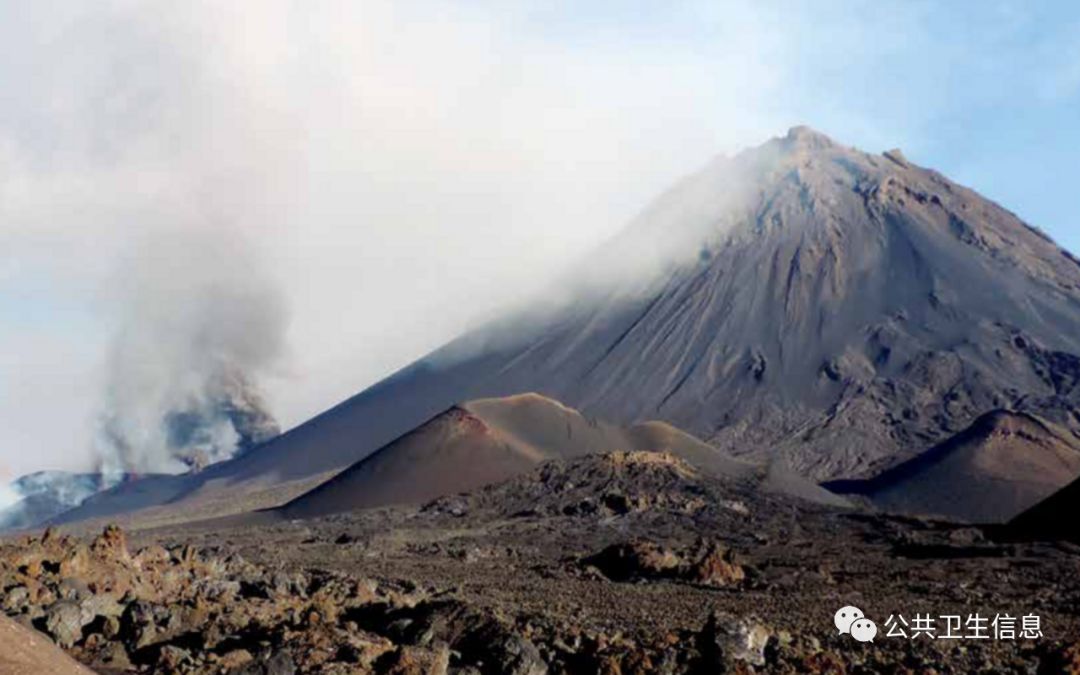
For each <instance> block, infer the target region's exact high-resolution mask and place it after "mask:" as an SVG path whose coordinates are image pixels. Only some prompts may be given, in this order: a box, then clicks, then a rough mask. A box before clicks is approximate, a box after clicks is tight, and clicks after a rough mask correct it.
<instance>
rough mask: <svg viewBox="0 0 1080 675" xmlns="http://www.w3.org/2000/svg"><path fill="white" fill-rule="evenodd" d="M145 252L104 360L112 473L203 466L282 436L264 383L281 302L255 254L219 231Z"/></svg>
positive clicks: (106, 453)
mask: <svg viewBox="0 0 1080 675" xmlns="http://www.w3.org/2000/svg"><path fill="white" fill-rule="evenodd" d="M211 234H212V236H211ZM149 244H150V245H149V246H145V247H143V249H142V251H143V252H142V253H140V254H139V255H137V256H136V257H135V259H134V261H133V264H132V265H131V266H130V269H129V271H128V273H126V274H125V275H124V280H125V283H126V284H127V288H128V289H129V290H128V291H126V292H125V293H124V298H123V299H124V302H123V305H122V306H123V307H125V311H124V314H123V315H122V316H121V317H120V322H119V329H118V330H117V332H116V335H115V338H114V342H113V345H112V349H111V352H110V354H109V360H108V364H107V383H106V387H107V388H106V394H105V407H104V410H103V412H102V434H101V439H100V440H101V447H100V449H99V454H100V460H101V467H102V471H103V473H106V474H123V473H157V472H170V473H175V472H181V471H186V470H191V469H196V470H197V469H199V468H202V467H203V466H206V465H208V464H213V463H215V462H219V461H222V460H224V459H228V458H229V457H232V456H234V455H236V454H237V453H241V452H244V451H246V450H248V449H250V448H251V447H253V446H255V445H258V444H259V443H262V442H264V441H266V440H268V439H270V438H272V437H274V436H276V435H277V434H278V433H279V428H278V425H277V422H276V421H275V420H274V417H273V415H272V414H271V413H270V412H269V410H268V409H267V405H266V403H265V401H264V399H263V397H262V395H261V394H260V392H259V389H258V386H257V383H258V381H259V379H260V378H261V377H263V376H265V375H266V374H267V373H269V372H270V371H271V370H272V369H273V368H274V367H275V366H276V365H277V364H278V363H279V361H280V359H281V356H282V352H283V344H284V332H285V327H286V320H285V311H284V303H283V301H282V299H281V296H280V294H279V292H278V290H277V288H276V287H275V286H274V285H273V284H272V283H270V282H269V280H268V279H267V277H266V276H265V275H264V274H263V273H262V271H261V270H260V269H259V267H258V265H257V264H256V260H255V256H254V255H253V254H252V253H251V251H250V250H248V248H247V247H245V246H243V245H242V244H241V242H239V241H238V240H236V239H231V238H228V237H222V236H220V235H219V234H218V233H208V232H196V233H194V234H193V233H191V232H183V233H177V234H174V235H172V236H169V237H155V238H153V239H152V240H150V241H149Z"/></svg>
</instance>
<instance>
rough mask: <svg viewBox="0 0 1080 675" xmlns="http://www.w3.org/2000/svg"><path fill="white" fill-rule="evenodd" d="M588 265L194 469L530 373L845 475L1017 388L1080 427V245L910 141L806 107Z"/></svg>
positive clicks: (944, 434) (605, 406)
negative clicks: (889, 147)
mask: <svg viewBox="0 0 1080 675" xmlns="http://www.w3.org/2000/svg"><path fill="white" fill-rule="evenodd" d="M582 267H583V268H587V269H588V270H590V271H593V270H597V269H600V270H604V271H605V272H611V273H612V274H613V275H614V276H615V277H616V278H617V279H618V280H619V282H618V283H616V284H613V285H610V284H609V285H607V286H604V285H592V286H590V287H589V292H587V293H586V292H583V293H580V294H579V295H577V296H576V299H575V301H574V302H573V303H572V304H570V305H569V306H567V307H563V308H562V309H561V310H559V311H553V312H548V313H546V314H543V315H542V316H532V315H518V316H513V317H508V318H506V319H504V320H502V321H499V322H496V324H495V325H493V326H489V327H488V328H487V329H485V330H483V331H480V332H479V333H477V334H474V335H470V336H466V337H465V338H463V339H461V340H459V341H457V342H456V343H453V344H451V345H449V346H447V347H446V348H444V349H443V350H440V351H439V352H436V353H435V354H433V355H431V356H430V357H428V358H426V359H423V360H422V361H420V362H418V363H416V364H413V365H412V366H409V367H408V368H406V369H404V370H402V371H401V372H399V373H397V374H396V375H394V376H392V377H390V378H388V379H387V380H385V381H384V382H382V383H379V384H377V385H375V386H374V387H372V388H370V389H368V390H366V391H364V392H362V393H360V394H358V395H357V396H356V397H354V398H352V399H349V400H348V401H345V402H343V403H342V404H340V405H339V406H337V407H335V408H333V409H331V410H330V411H328V412H326V413H324V414H323V415H320V416H318V417H316V418H314V419H313V420H311V421H310V422H308V423H306V424H304V425H302V426H300V427H298V428H297V429H294V430H292V431H290V432H288V433H286V434H284V435H283V436H281V437H279V438H277V439H275V440H274V441H272V442H270V443H268V444H267V445H265V446H263V447H262V448H260V449H259V450H258V451H257V452H252V453H249V454H247V455H246V456H244V457H240V458H238V459H236V460H234V461H230V462H226V463H223V464H221V465H218V466H215V467H212V468H211V469H209V470H207V471H205V472H203V473H202V474H200V475H199V476H196V477H193V478H192V479H190V483H191V484H190V487H189V488H188V489H189V490H196V489H197V491H196V492H195V493H192V494H198V495H200V496H201V495H205V494H206V493H207V491H212V490H221V489H227V490H233V491H237V492H243V491H244V490H249V489H255V488H254V487H252V486H259V487H260V489H261V488H262V487H265V486H267V485H274V484H279V483H282V482H288V481H295V480H300V479H304V478H306V477H310V476H313V475H315V474H318V473H321V472H326V471H332V470H335V469H341V468H344V467H346V466H348V465H350V464H352V463H353V462H355V461H357V460H359V459H362V458H363V457H365V456H367V455H368V454H370V453H372V452H374V451H375V450H376V449H378V448H380V447H382V446H384V445H386V444H387V443H389V442H390V441H392V440H393V439H395V438H397V437H398V436H400V435H402V434H404V433H406V432H407V431H409V430H410V429H413V428H415V427H416V426H417V425H419V424H421V423H422V422H423V421H424V420H427V419H430V418H431V417H433V416H434V415H436V414H438V413H439V412H441V411H443V410H446V409H447V408H449V407H450V406H451V405H453V403H454V402H456V401H464V400H470V399H475V398H478V397H492V396H506V395H511V394H515V393H519V392H522V391H537V392H540V393H542V394H544V395H546V396H550V397H552V398H555V399H558V400H560V401H563V402H565V403H566V404H567V405H571V406H573V407H575V408H577V409H579V410H581V411H582V412H583V413H584V414H586V415H589V416H596V417H599V418H602V419H607V420H611V421H612V422H614V423H617V424H631V423H634V422H637V421H640V420H645V419H660V420H663V421H666V422H669V423H671V424H673V425H674V426H676V427H678V428H680V429H684V430H686V431H687V432H689V433H691V434H693V435H695V436H697V437H699V438H702V439H704V440H706V441H708V442H710V443H713V444H715V445H717V446H718V447H720V448H721V449H724V450H727V451H730V452H731V453H732V454H737V455H741V454H751V455H757V456H780V457H783V458H784V459H785V460H786V461H788V462H789V463H790V464H791V465H792V467H793V468H794V469H796V470H798V471H800V472H802V473H805V474H807V475H810V476H812V477H814V478H817V479H821V480H825V479H841V478H857V477H866V476H869V475H873V474H875V473H877V472H880V471H881V470H883V469H885V468H887V467H889V466H892V465H895V464H897V463H899V462H901V461H904V460H906V459H909V458H911V457H913V456H915V455H918V454H919V453H921V452H923V451H925V450H926V449H928V448H930V447H933V446H934V445H936V444H938V443H940V442H941V441H943V440H945V439H946V438H948V437H950V436H952V435H954V434H956V433H958V432H960V431H962V430H963V429H965V428H967V427H968V426H969V425H971V424H972V423H973V422H974V421H975V420H976V419H977V418H978V417H979V416H980V415H983V414H985V413H987V412H989V411H991V410H996V409H1009V410H1014V411H1017V412H1029V413H1033V414H1037V415H1039V416H1041V417H1043V418H1045V419H1047V420H1049V421H1051V422H1053V423H1056V424H1058V425H1061V426H1062V427H1063V428H1065V429H1067V430H1068V433H1070V434H1074V433H1076V431H1077V429H1080V412H1078V411H1077V409H1078V403H1080V390H1078V387H1077V382H1080V357H1078V356H1077V355H1078V354H1080V264H1078V263H1077V262H1076V260H1075V259H1073V258H1072V257H1071V256H1069V255H1068V254H1067V253H1066V252H1064V251H1063V250H1061V249H1060V248H1058V247H1057V246H1056V245H1055V244H1054V243H1053V242H1052V241H1050V240H1049V239H1048V238H1047V237H1046V236H1044V235H1043V234H1042V233H1040V232H1039V231H1038V230H1035V229H1033V228H1031V227H1029V226H1028V225H1027V224H1025V223H1024V222H1022V221H1021V220H1019V219H1018V218H1017V217H1016V216H1015V215H1014V214H1012V213H1010V212H1009V211H1007V210H1005V209H1003V208H1001V207H1000V206H998V205H996V204H994V203H992V202H990V201H988V200H986V199H984V198H982V197H980V196H979V195H978V194H976V193H974V192H973V191H971V190H969V189H966V188H963V187H961V186H959V185H956V184H955V183H953V182H951V181H949V180H948V179H946V178H945V177H943V176H942V175H940V174H938V173H936V172H934V171H931V170H928V169H924V168H921V167H918V166H915V165H913V164H911V163H910V162H908V161H907V160H906V159H904V157H903V156H902V155H900V153H899V152H898V151H890V152H888V153H885V154H884V155H870V154H866V153H863V152H860V151H858V150H854V149H851V148H848V147H845V146H842V145H840V144H838V143H836V142H834V141H832V140H830V139H829V138H827V137H825V136H823V135H822V134H819V133H817V132H814V131H812V130H809V129H807V128H804V127H799V128H795V129H792V130H791V131H790V132H789V133H788V134H787V135H786V136H785V137H782V138H777V139H773V140H771V141H769V142H767V143H765V144H764V145H762V146H760V147H757V148H754V149H751V150H747V151H745V152H743V153H740V154H739V155H737V156H735V157H733V158H730V159H720V160H716V161H715V162H713V163H711V164H710V165H709V166H707V167H705V168H704V169H703V170H701V171H700V172H698V173H697V174H694V175H692V176H690V177H688V178H686V179H685V180H683V181H681V182H680V183H679V184H678V185H676V186H675V187H674V188H673V189H672V190H671V191H669V192H668V193H667V194H665V195H663V196H662V197H661V198H660V199H659V200H657V201H656V202H655V203H654V204H653V205H652V206H651V207H650V208H649V209H647V210H646V211H645V212H644V213H643V214H642V216H641V217H640V218H639V219H638V220H637V221H635V222H634V223H632V224H631V226H630V227H629V228H627V230H626V231H625V232H624V233H623V235H622V236H620V237H619V238H617V239H616V240H615V241H613V242H612V243H611V244H610V245H609V246H607V247H605V248H603V249H601V250H598V251H595V252H594V253H593V254H592V256H591V257H590V258H589V259H588V260H586V261H585V264H583V265H582ZM602 276H612V275H611V274H605V275H602ZM189 498H190V497H185V496H184V493H183V492H182V493H181V495H180V497H179V499H180V500H181V501H182V500H185V499H189ZM103 502H106V503H107V502H108V499H107V498H106V499H104V500H99V501H98V508H99V509H100V508H101V507H102V503H103ZM268 505H269V504H268ZM110 508H123V505H122V504H121V503H119V502H114V503H113V504H112V506H111V507H110ZM73 517H79V514H78V513H76V514H73Z"/></svg>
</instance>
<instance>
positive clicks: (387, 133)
mask: <svg viewBox="0 0 1080 675" xmlns="http://www.w3.org/2000/svg"><path fill="white" fill-rule="evenodd" d="M46 4H48V5H49V6H45V5H46ZM0 78H2V81H4V82H5V83H6V86H5V87H4V90H3V92H2V93H0V98H2V102H0V285H2V288H3V290H4V292H3V293H0V344H3V346H4V349H3V350H0V476H2V475H3V474H4V473H7V474H14V473H21V472H24V471H29V470H33V469H37V468H53V467H67V468H86V467H88V466H90V465H92V463H93V461H94V456H95V455H94V453H95V450H94V448H93V445H94V443H93V442H92V438H93V437H94V434H95V430H96V429H97V428H98V426H97V425H98V420H99V419H100V415H101V413H102V411H103V408H104V407H106V403H105V401H106V400H107V399H108V397H109V396H110V395H112V394H111V393H110V392H111V391H112V390H113V389H114V388H115V382H114V379H115V378H111V375H110V368H111V367H112V366H111V365H110V363H112V361H115V358H116V356H115V355H116V352H117V348H116V345H117V341H116V336H117V335H118V334H120V333H121V332H123V329H124V328H125V327H130V326H131V325H132V323H133V322H134V323H135V324H137V323H138V321H139V320H140V316H141V315H140V314H139V311H142V310H140V309H139V308H140V307H141V306H142V305H145V304H151V305H153V304H154V300H155V298H149V299H147V298H145V297H140V296H139V294H138V293H137V292H135V291H137V290H138V287H139V286H140V284H137V283H133V281H132V279H133V278H134V277H133V276H132V274H131V270H132V269H138V270H142V272H140V273H141V274H145V270H148V269H149V270H154V269H171V270H174V271H173V272H172V273H171V276H169V277H168V278H164V279H163V278H153V279H151V281H152V282H153V283H151V284H150V285H151V286H155V287H156V286H160V285H162V284H164V285H165V286H166V287H167V288H168V289H169V290H170V292H172V293H173V294H174V295H176V296H184V294H185V293H198V292H200V291H199V290H198V289H200V288H204V287H205V286H206V284H207V283H209V282H222V280H229V279H232V278H233V277H232V276H231V275H233V274H234V271H233V270H231V269H228V265H222V264H221V263H220V260H221V258H222V256H221V255H217V256H215V255H207V256H195V257H194V259H192V260H191V261H190V263H185V264H184V265H182V266H181V267H180V271H176V265H175V262H176V261H175V259H174V257H172V256H171V253H170V252H171V251H172V250H173V249H172V248H171V244H169V243H166V244H162V242H163V241H164V242H175V241H176V237H177V233H183V236H185V237H188V239H189V240H190V241H187V242H186V243H185V246H186V247H188V248H190V247H191V246H192V241H194V242H196V243H195V247H196V248H197V247H198V246H206V247H207V249H208V250H210V249H214V250H215V251H216V250H217V249H218V248H220V247H221V246H220V242H221V241H244V242H247V244H246V246H247V247H248V248H250V249H251V250H250V251H249V252H248V253H249V255H248V256H247V257H249V258H250V259H251V260H252V261H254V262H252V263H251V265H252V270H253V271H252V273H251V274H252V275H253V277H254V278H257V279H258V280H259V283H260V284H263V285H265V286H266V287H267V288H269V289H273V290H274V292H276V293H278V294H280V296H281V298H282V302H283V303H284V305H285V306H287V308H288V313H289V317H290V318H289V321H288V322H287V329H286V330H287V332H286V334H285V335H283V336H281V337H282V342H283V343H284V344H285V345H287V348H286V349H283V350H281V353H275V354H270V355H264V356H265V358H262V359H261V360H260V361H259V372H256V373H254V374H253V376H254V377H255V378H256V379H257V380H259V381H260V383H262V384H263V385H264V387H265V390H266V393H267V395H268V397H269V398H270V399H271V402H272V403H273V405H274V408H275V410H276V411H277V412H278V414H279V416H280V417H281V419H282V422H283V423H284V424H285V426H290V425H292V424H296V423H298V422H300V421H303V420H304V419H305V418H306V417H308V416H310V415H311V414H314V413H316V412H318V411H320V410H322V409H324V408H326V407H327V406H329V405H331V404H333V403H335V402H336V401H338V400H340V399H341V398H343V397H345V396H348V395H349V394H351V393H354V392H355V391H357V390H359V389H361V388H362V387H364V386H366V385H367V384H370V383H371V382H373V381H375V380H377V379H378V378H380V377H382V376H384V375H385V374H387V373H388V372H391V371H393V370H395V369H396V368H398V367H400V366H402V365H403V364H405V363H407V362H409V361H410V360H412V359H414V358H416V357H418V356H420V355H422V354H423V353H425V352H426V351H428V350H430V349H432V348H434V347H436V346H438V345H439V344H440V343H442V342H444V341H446V340H447V339H450V338H452V337H453V336H455V335H457V334H459V333H460V332H462V331H463V330H466V329H467V328H468V327H469V326H470V325H473V324H475V323H476V322H478V321H480V320H481V319H482V318H483V317H485V316H487V315H490V314H491V313H492V312H494V311H497V310H498V308H500V307H504V306H506V305H507V304H511V303H513V302H515V301H517V299H519V298H521V297H527V295H528V293H529V292H530V290H532V289H534V288H536V286H537V284H538V283H540V282H542V281H543V280H544V279H546V278H548V277H549V276H550V274H551V270H553V269H555V268H557V267H559V266H560V265H562V264H565V261H566V260H570V259H572V258H573V256H574V255H576V254H577V253H578V252H580V251H582V250H586V249H587V248H589V247H591V246H595V245H598V244H599V243H600V242H602V241H604V239H605V238H606V237H609V236H611V235H612V234H613V233H614V232H615V231H617V230H618V228H619V227H621V226H622V225H623V224H624V223H625V222H627V220H628V219H630V218H631V217H633V216H634V215H635V213H636V212H638V211H639V210H640V209H641V208H642V207H643V206H644V205H645V204H646V203H648V201H649V200H650V199H652V198H653V197H654V196H655V195H656V194H657V193H659V192H660V191H662V190H663V189H665V188H666V187H667V186H668V185H670V184H671V183H672V182H673V181H674V180H676V179H677V178H678V177H680V176H681V175H684V174H686V173H688V172H690V171H692V170H694V169H696V168H697V167H699V166H701V165H702V164H703V163H704V162H706V161H708V159H709V158H711V157H712V156H714V155H715V154H717V153H730V152H733V151H736V150H738V149H740V148H742V147H745V146H748V145H756V144H758V143H761V142H763V141H764V140H766V139H768V138H769V137H771V136H776V135H781V134H783V133H784V132H785V131H786V129H787V128H788V127H790V126H793V125H796V124H809V125H810V126H813V127H815V128H818V129H819V130H821V131H823V132H825V133H827V134H829V135H830V136H832V137H833V138H835V139H836V140H838V141H840V142H844V143H848V144H851V145H855V146H858V147H860V148H862V149H864V150H868V151H875V152H876V151H881V150H885V149H887V148H891V147H897V146H898V147H900V148H901V149H903V151H904V152H905V154H906V155H907V156H908V157H909V158H910V159H912V160H913V161H915V162H917V163H919V164H922V165H925V166H929V167H933V168H935V169H938V170H940V171H942V172H943V173H944V174H946V175H948V176H949V177H951V178H952V179H954V180H957V181H959V182H961V183H964V184H967V185H970V186H972V187H974V188H975V189H977V190H978V191H980V192H982V193H983V194H984V195H986V196H988V197H990V198H992V199H994V200H996V201H998V202H1000V203H1001V204H1003V205H1004V206H1006V207H1007V208H1009V209H1011V210H1013V211H1015V212H1016V213H1018V214H1019V215H1020V216H1021V217H1023V218H1024V219H1025V220H1027V221H1029V222H1030V223H1031V224H1033V225H1036V226H1039V227H1041V228H1043V229H1044V230H1046V231H1047V232H1048V233H1050V234H1051V235H1052V236H1053V237H1054V238H1055V239H1056V240H1057V241H1058V242H1060V243H1061V244H1062V245H1063V246H1065V247H1067V248H1069V249H1071V250H1072V251H1074V252H1077V253H1080V215H1078V214H1080V190H1078V189H1077V188H1076V183H1077V178H1078V173H1080V171H1078V169H1080V153H1078V150H1080V3H1072V2H994V1H985V2H960V1H955V2H919V1H915V0H912V1H909V2H867V1H855V0H852V1H848V2H839V1H834V2H824V1H823V2H809V1H808V2H775V1H767V0H764V1H754V2H750V1H745V2H704V1H684V2H667V3H661V2H639V1H633V0H621V1H597V2H569V1H566V2H523V1H522V2H501V1H500V2H496V1H494V0H490V1H479V0H473V1H469V2H442V1H437V0H411V1H401V0H355V1H346V0H325V1H324V2H319V3H311V2H306V1H303V2H301V1H299V0H265V1H263V2H259V3H218V2H190V3H171V2H166V1H165V0H160V1H156V0H155V1H147V2H129V1H127V0H116V1H113V2H97V1H95V2H90V1H86V2H81V1H78V0H72V1H71V2H65V3H34V4H31V3H23V4H21V5H18V4H16V3H5V4H3V5H0ZM225 257H228V256H225ZM170 261H171V262H172V263H174V264H173V265H172V267H170V266H169V265H168V264H164V263H168V262H170ZM215 261H218V262H215ZM151 276H152V275H151ZM446 289H454V292H455V296H456V297H459V298H467V299H468V302H467V303H460V302H447V301H446ZM188 299H189V300H190V298H188ZM196 299H198V298H197V297H196ZM185 306H186V305H185ZM343 308H345V309H343ZM158 329H160V327H158ZM173 351H178V352H179V353H182V352H183V351H184V350H183V349H179V350H173ZM110 355H112V356H110ZM158 356H159V357H161V355H160V354H159V355H158ZM144 357H145V358H146V359H147V360H148V361H153V358H152V357H153V355H151V356H150V357H146V356H145V355H144ZM161 358H164V357H161ZM110 359H112V361H111V360H110ZM128 365H130V364H128ZM146 398H148V399H150V398H153V397H150V396H147V397H146Z"/></svg>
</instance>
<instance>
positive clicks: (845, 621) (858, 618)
mask: <svg viewBox="0 0 1080 675" xmlns="http://www.w3.org/2000/svg"><path fill="white" fill-rule="evenodd" d="M833 623H834V624H835V625H836V630H838V631H840V634H841V635H843V634H844V633H847V634H848V635H850V636H851V637H853V638H855V639H856V640H858V641H859V642H873V641H874V637H875V636H876V635H877V624H876V623H874V622H873V621H871V620H870V619H867V618H866V615H865V614H863V611H862V610H861V609H859V608H858V607H852V606H850V605H849V606H847V607H841V608H840V609H838V610H836V614H835V615H833Z"/></svg>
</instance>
